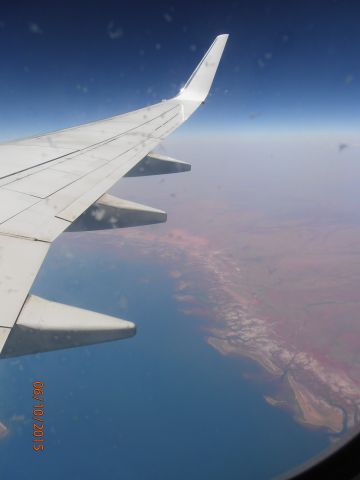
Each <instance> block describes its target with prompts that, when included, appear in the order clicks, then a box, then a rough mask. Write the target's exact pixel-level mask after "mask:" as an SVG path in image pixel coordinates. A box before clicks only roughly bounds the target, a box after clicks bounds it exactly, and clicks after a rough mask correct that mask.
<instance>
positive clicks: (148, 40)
mask: <svg viewBox="0 0 360 480" xmlns="http://www.w3.org/2000/svg"><path fill="white" fill-rule="evenodd" d="M359 15H360V4H359V3H358V2H357V1H356V0H352V1H351V0H317V1H316V2H315V1H313V0H302V1H301V2H300V1H296V0H277V1H275V0H267V1H260V0H242V1H238V2H229V1H219V2H213V3H212V2H209V1H206V2H205V1H204V2H202V1H200V2H195V3H194V2H183V1H182V2H178V1H174V2H161V1H155V2H154V1H151V2H145V1H144V2H142V1H139V2H134V1H111V0H103V1H86V2H85V1H84V2H83V1H75V2H74V1H71V2H70V1H68V2H66V1H62V2H59V1H56V0H53V1H51V2H48V1H38V2H20V1H18V2H14V3H11V4H10V3H9V4H8V5H4V4H3V5H2V6H1V10H0V38H1V42H0V49H1V59H2V64H1V70H0V105H1V117H0V118H1V121H0V128H1V134H0V136H1V138H5V137H12V136H16V135H23V134H29V133H33V132H34V133H35V132H38V131H46V130H51V129H56V128H61V127H64V126H67V125H71V124H74V123H80V122H84V121H89V120H93V119H97V118H101V117H104V116H107V115H113V114H116V113H118V112H123V111H127V110H131V109H134V108H138V107H140V106H143V105H144V104H149V103H154V102H156V101H158V100H160V99H162V98H167V97H169V96H171V95H173V94H175V93H177V90H178V88H179V86H180V84H181V83H182V82H185V81H186V79H187V77H188V76H189V75H190V73H191V71H192V70H193V68H194V67H195V66H196V64H197V62H198V61H199V60H200V58H201V56H202V55H203V53H204V52H205V50H206V49H207V48H208V46H209V44H210V43H211V42H212V40H213V37H214V36H215V35H217V34H219V33H230V39H229V42H228V45H227V48H226V51H225V54H224V58H223V61H222V64H221V67H220V70H219V72H218V75H217V77H216V81H215V85H214V89H213V91H212V97H211V98H210V99H209V101H208V105H207V107H206V108H205V109H203V110H202V111H201V112H200V113H198V114H197V115H196V117H194V119H193V120H192V121H191V122H189V125H186V126H185V127H184V129H186V130H185V131H192V130H194V129H197V128H201V129H207V128H212V129H215V128H217V129H218V128H219V129H222V130H228V129H229V128H230V126H231V129H232V130H236V131H244V130H245V131H248V130H258V129H265V130H269V129H273V128H275V129H278V128H281V129H288V128H290V129H301V130H302V129H304V128H310V129H329V128H330V129H342V130H344V129H345V130H346V129H353V130H354V129H356V128H357V127H358V126H359V124H360V113H359V104H360V55H359V51H358V45H359V44H360V29H359Z"/></svg>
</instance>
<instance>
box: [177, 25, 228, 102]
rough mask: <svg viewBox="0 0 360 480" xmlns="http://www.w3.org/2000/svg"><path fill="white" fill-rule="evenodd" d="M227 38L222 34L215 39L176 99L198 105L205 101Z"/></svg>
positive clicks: (226, 35)
mask: <svg viewBox="0 0 360 480" xmlns="http://www.w3.org/2000/svg"><path fill="white" fill-rule="evenodd" d="M228 36H229V35H228V34H223V35H218V36H217V37H216V38H215V40H214V41H213V43H212V45H211V47H210V48H209V50H208V51H207V52H206V54H205V55H204V57H203V59H202V60H201V62H200V63H199V65H198V66H197V67H196V69H195V70H194V72H193V73H192V75H191V77H190V78H189V80H188V81H187V82H186V84H185V86H184V87H183V88H182V89H181V90H180V92H179V95H178V97H177V98H179V99H181V100H192V101H195V102H199V103H201V102H203V101H204V100H205V98H206V97H207V96H208V93H209V90H210V87H211V84H212V82H213V80H214V76H215V73H216V70H217V68H218V65H219V62H220V59H221V56H222V53H223V51H224V48H225V44H226V41H227V39H228Z"/></svg>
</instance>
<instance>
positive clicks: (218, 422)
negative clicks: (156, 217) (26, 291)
mask: <svg viewBox="0 0 360 480" xmlns="http://www.w3.org/2000/svg"><path fill="white" fill-rule="evenodd" d="M60 243H61V242H60ZM122 258H124V257H122ZM33 293H36V294H37V295H41V296H43V297H45V298H49V299H53V300H56V301H59V302H64V303H70V304H72V305H77V306H81V307H84V308H89V309H93V310H97V311H100V312H102V313H107V314H110V315H116V316H121V317H123V318H127V319H130V320H132V321H134V322H135V323H136V324H137V325H138V333H137V335H136V336H135V337H134V338H132V339H129V340H125V341H120V342H113V343H107V344H102V345H95V346H91V347H82V348H78V349H69V350H64V351H57V352H50V353H44V354H40V355H33V356H27V357H22V358H21V359H20V358H19V359H9V360H3V361H2V362H1V364H0V378H1V387H2V388H0V420H1V421H3V423H4V424H5V425H7V426H8V427H9V429H10V433H9V435H8V436H7V437H5V438H4V439H2V440H1V442H0V454H1V458H0V471H1V472H2V477H3V478H12V479H16V480H17V479H25V478H40V477H41V478H46V477H48V478H51V479H53V480H57V479H59V480H60V479H61V480H63V479H64V478H69V479H74V480H77V479H87V480H92V479H98V478H107V479H119V480H120V479H121V480H155V479H156V480H158V479H174V480H180V479H181V480H183V479H184V478H186V479H188V480H190V479H197V480H202V479H203V480H205V479H206V480H212V479H214V480H215V479H220V478H221V479H224V480H228V479H229V480H235V479H251V480H257V479H259V480H260V479H268V478H272V477H273V476H274V475H277V474H280V473H282V472H284V471H286V470H287V469H289V468H291V467H294V466H295V465H297V464H298V463H300V462H303V461H305V460H307V459H308V458H309V457H310V456H312V455H314V454H316V453H318V452H319V451H320V450H322V449H323V448H326V447H327V446H328V445H329V440H328V437H327V435H326V434H325V433H322V432H319V431H314V430H311V429H308V428H305V427H303V426H301V425H299V424H297V423H296V422H295V421H294V420H293V419H292V418H291V416H290V415H289V413H287V412H285V411H282V410H280V409H277V408H274V407H271V406H270V405H268V404H267V403H266V402H265V401H264V399H263V397H262V394H263V392H262V389H261V385H259V384H255V383H254V382H252V381H249V380H246V379H244V378H243V377H242V375H241V373H242V370H243V369H244V368H247V369H249V368H253V369H254V370H256V368H257V367H255V366H253V367H251V366H249V362H245V361H242V360H241V359H234V358H225V357H222V356H221V355H219V354H218V353H217V352H216V351H215V350H213V349H212V348H211V347H209V346H208V345H207V343H206V342H205V341H204V333H203V331H202V330H201V326H202V325H203V322H204V320H203V319H200V318H197V317H196V316H186V315H184V314H183V313H181V311H180V309H179V304H178V303H176V301H175V300H174V299H173V297H172V295H173V293H174V283H173V281H172V280H171V279H169V268H168V266H167V265H166V264H159V263H158V262H156V260H154V261H152V262H149V261H145V260H144V258H141V259H139V260H136V258H131V257H130V256H129V258H128V259H127V260H123V259H122V261H121V262H119V261H117V260H116V258H115V259H114V255H113V253H112V252H111V251H107V250H104V249H103V248H102V246H101V240H100V241H99V245H98V246H96V245H95V246H94V247H93V249H92V250H91V249H90V251H89V249H87V250H84V252H82V253H81V252H79V251H78V250H77V254H76V255H74V256H70V257H69V258H67V257H66V256H65V255H63V252H61V248H60V249H58V248H57V247H56V246H55V248H54V249H53V250H52V252H51V253H50V255H49V256H48V258H47V260H46V264H45V266H44V268H43V269H42V271H41V273H40V275H39V277H38V279H37V282H36V284H35V286H34V288H33ZM36 380H40V381H43V382H44V383H45V402H46V406H45V416H44V420H45V423H46V430H45V445H46V450H45V452H43V453H35V452H33V450H32V421H31V412H32V405H33V400H32V382H33V381H36ZM14 415H16V416H17V417H15V418H14V417H13V416H14Z"/></svg>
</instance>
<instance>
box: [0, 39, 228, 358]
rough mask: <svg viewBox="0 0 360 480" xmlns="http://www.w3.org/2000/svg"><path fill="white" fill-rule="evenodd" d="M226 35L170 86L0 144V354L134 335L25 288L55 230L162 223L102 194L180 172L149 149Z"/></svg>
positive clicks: (184, 109)
mask: <svg viewBox="0 0 360 480" xmlns="http://www.w3.org/2000/svg"><path fill="white" fill-rule="evenodd" d="M227 37H228V35H219V36H218V37H216V39H215V40H214V42H213V44H212V45H211V47H210V49H209V50H208V52H207V53H206V55H205V56H204V58H203V59H202V61H201V62H200V64H199V65H198V67H197V68H196V70H195V71H194V73H193V74H192V75H191V77H190V79H189V80H188V82H187V83H186V84H185V87H184V88H183V89H181V91H180V93H179V94H178V95H177V96H176V97H174V98H171V99H169V100H165V101H162V102H161V103H158V104H155V105H151V106H149V107H146V108H142V109H140V110H136V111H134V112H130V113H126V114H123V115H118V116H115V117H112V118H108V119H105V120H101V121H97V122H93V123H88V124H85V125H80V126H77V127H72V128H67V129H64V130H60V131H57V132H53V133H49V134H45V135H41V136H36V137H31V138H26V139H22V140H18V141H15V142H11V143H5V144H2V145H0V356H2V357H8V356H14V355H22V354H26V353H34V352H39V351H47V350H53V349H57V348H65V347H71V346H77V345H83V344H89V343H96V342H101V341H108V340H114V339H118V338H125V337H129V336H132V335H134V333H135V325H134V324H132V323H131V322H128V321H125V320H120V319H117V318H113V317H108V316H105V315H101V314H98V313H95V312H90V311H86V310H81V309H78V308H75V307H71V306H69V305H62V304H59V303H56V302H50V301H47V300H44V299H40V298H39V297H35V296H33V295H29V290H30V288H31V285H32V283H33V281H34V279H35V277H36V275H37V272H38V270H39V269H40V266H41V264H42V262H43V260H44V258H45V256H46V254H47V251H48V249H49V247H50V245H51V243H52V242H53V241H54V240H55V239H56V237H57V236H59V235H60V234H61V233H62V232H63V231H65V230H67V229H68V230H73V231H74V230H77V229H86V230H92V229H99V228H114V227H115V228H116V227H122V226H130V225H134V224H136V225H139V224H146V223H156V222H160V221H165V219H166V214H165V212H162V211H160V210H156V209H153V208H150V207H147V206H144V205H139V204H135V203H133V202H127V201H125V200H121V199H117V198H115V197H112V196H110V195H107V194H106V192H107V191H108V189H109V188H110V187H112V186H113V185H114V184H115V183H116V182H117V181H118V180H119V179H120V178H121V177H123V176H138V175H149V174H151V175H153V174H160V173H161V174H163V173H173V172H177V171H186V170H189V169H190V166H189V165H188V164H186V163H184V162H180V161H176V160H174V159H171V158H169V157H164V156H161V155H156V154H154V153H152V151H153V149H154V148H155V147H156V146H157V145H158V144H159V143H160V142H162V140H164V138H165V137H167V136H168V135H169V134H170V133H172V132H173V131H174V130H175V129H176V128H178V127H179V126H180V125H181V124H182V123H183V122H184V121H185V120H187V118H188V117H189V116H190V115H191V114H192V113H193V112H194V111H195V110H196V109H197V108H198V107H199V105H200V104H201V103H203V102H204V100H205V98H206V96H207V94H208V92H209V89H210V86H211V84H212V81H213V78H214V75H215V73H216V70H217V67H218V64H219V61H220V58H221V55H222V52H223V50H224V47H225V44H226V41H227Z"/></svg>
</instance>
